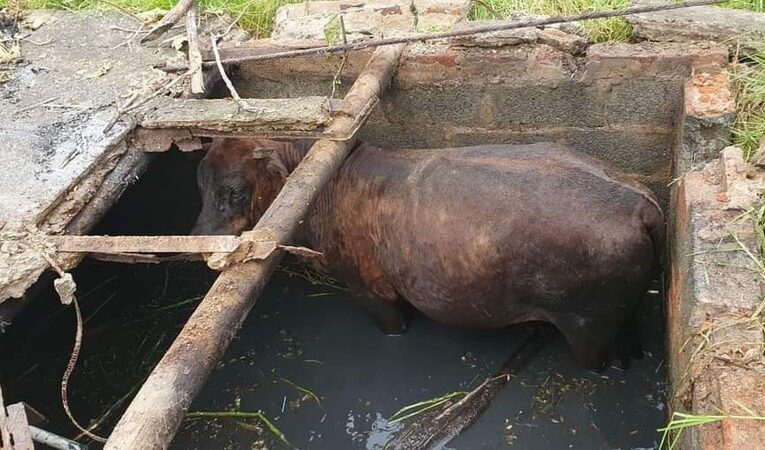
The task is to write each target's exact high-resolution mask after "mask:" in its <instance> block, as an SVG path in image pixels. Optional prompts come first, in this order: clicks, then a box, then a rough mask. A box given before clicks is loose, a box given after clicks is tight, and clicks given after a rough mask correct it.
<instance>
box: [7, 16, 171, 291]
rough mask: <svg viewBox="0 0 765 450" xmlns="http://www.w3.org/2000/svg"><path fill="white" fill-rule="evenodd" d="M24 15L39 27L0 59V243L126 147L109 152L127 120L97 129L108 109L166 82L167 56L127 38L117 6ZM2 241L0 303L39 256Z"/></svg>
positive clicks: (110, 113)
mask: <svg viewBox="0 0 765 450" xmlns="http://www.w3.org/2000/svg"><path fill="white" fill-rule="evenodd" d="M27 20H28V21H29V22H32V23H34V24H35V25H38V26H39V28H36V29H35V30H34V31H31V30H28V29H24V30H22V31H21V36H26V37H25V38H24V39H22V40H21V41H20V47H21V52H20V58H19V59H18V60H16V61H14V62H12V63H10V64H5V65H3V66H0V70H2V72H3V73H4V77H3V78H5V79H6V80H7V81H5V82H4V83H2V84H0V141H2V142H3V143H4V148H3V152H2V158H0V224H2V226H3V227H2V228H3V232H4V233H5V234H7V236H6V235H5V234H4V238H3V243H6V242H8V241H10V240H12V239H10V238H8V239H6V237H8V236H20V235H18V234H17V233H19V232H21V231H25V230H27V229H28V228H30V227H32V228H34V227H35V226H37V225H38V224H40V223H41V222H42V221H43V220H45V219H46V215H48V213H49V212H50V211H51V210H52V209H53V208H55V207H56V206H57V205H58V203H60V202H61V201H62V200H63V199H65V198H66V197H67V196H69V197H71V196H72V195H75V194H74V193H75V192H76V186H77V185H78V183H79V182H80V181H82V180H83V178H85V177H86V176H87V174H88V173H90V172H91V171H92V170H93V169H94V168H95V167H97V166H99V164H102V163H103V162H104V160H105V159H108V158H114V157H115V156H119V154H120V152H124V146H123V148H122V149H117V153H116V154H115V151H114V150H115V148H116V147H118V144H119V143H120V142H121V141H122V139H123V137H124V135H125V133H126V132H127V131H130V130H131V129H132V128H133V123H132V122H130V121H128V120H122V121H119V122H117V123H116V125H115V126H114V127H113V128H112V129H111V130H110V131H109V132H107V133H104V128H105V126H106V125H107V124H108V123H109V122H110V121H111V120H112V119H113V118H114V117H115V115H116V106H115V105H116V102H117V101H118V99H119V101H120V102H122V101H124V97H125V96H127V95H129V93H130V92H140V91H142V90H144V91H145V90H146V89H154V86H155V85H158V84H161V83H164V82H166V80H165V78H167V77H168V75H166V74H165V73H163V72H161V71H159V70H155V69H152V65H154V64H157V63H159V62H161V61H164V60H166V59H168V57H169V56H172V54H173V53H174V51H173V50H171V49H168V48H164V49H157V48H150V47H145V46H138V45H128V44H127V43H126V41H127V40H128V38H130V37H131V36H132V34H133V33H131V32H130V31H124V30H131V29H136V28H138V27H140V24H139V23H137V21H136V20H133V19H131V18H130V17H127V16H125V15H123V14H119V13H106V12H87V13H77V14H72V13H66V12H52V11H51V12H49V11H37V12H33V13H30V15H29V17H28V18H27ZM72 214H76V211H73V212H72ZM8 233H10V234H8ZM19 240H22V239H21V238H20V239H19ZM5 247H7V248H5V249H4V250H8V251H7V252H6V251H0V284H1V285H2V286H0V301H2V300H4V299H5V298H7V297H9V296H14V297H16V296H19V295H21V294H22V293H23V290H24V289H25V288H26V287H28V285H29V284H31V282H32V281H34V279H35V278H36V275H35V274H39V273H40V272H42V271H43V270H44V269H45V266H46V265H45V264H44V263H42V262H41V260H40V257H39V255H38V256H37V257H30V256H29V255H27V256H24V255H25V252H24V251H22V250H23V246H22V248H21V249H20V248H18V246H15V245H11V246H5ZM11 247H13V248H11ZM21 260H24V261H27V262H28V263H29V264H21V263H20V261H21ZM32 263H33V264H32ZM30 264H31V265H30ZM32 266H34V267H32ZM30 275H32V276H31V277H30ZM30 279H31V281H30Z"/></svg>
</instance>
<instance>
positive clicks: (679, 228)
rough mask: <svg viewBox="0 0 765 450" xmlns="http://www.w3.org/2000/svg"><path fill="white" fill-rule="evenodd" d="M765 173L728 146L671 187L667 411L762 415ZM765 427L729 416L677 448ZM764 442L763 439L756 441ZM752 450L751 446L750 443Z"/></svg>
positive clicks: (741, 437)
mask: <svg viewBox="0 0 765 450" xmlns="http://www.w3.org/2000/svg"><path fill="white" fill-rule="evenodd" d="M764 181H765V173H763V172H762V171H754V172H753V171H752V168H751V167H747V166H746V164H745V163H744V159H743V153H742V151H741V149H738V148H736V147H728V148H726V149H725V150H724V151H723V154H722V155H721V158H720V159H719V160H714V161H712V162H710V163H709V164H707V165H706V166H705V167H704V168H703V169H700V170H693V171H690V172H688V173H686V174H684V175H683V176H681V177H680V178H679V179H678V181H677V182H676V183H674V184H673V187H672V216H671V218H670V236H671V240H670V252H671V254H672V258H671V271H670V272H671V274H670V284H669V291H668V294H667V321H668V350H669V352H668V353H669V354H668V357H669V361H670V372H669V373H670V384H671V387H672V394H671V396H670V405H671V407H672V410H673V411H676V412H684V413H691V414H720V412H721V411H722V412H724V413H730V414H739V413H741V408H751V409H753V410H757V411H761V406H762V395H761V393H760V391H759V390H758V389H753V390H750V389H748V388H747V389H738V388H737V387H744V386H747V387H752V388H755V387H757V386H758V383H761V381H760V382H755V380H763V379H765V358H764V357H763V350H765V340H764V339H763V334H762V331H761V329H760V323H761V320H762V317H761V316H760V314H761V313H762V311H761V302H762V287H763V280H764V279H763V274H762V272H761V268H760V267H759V265H758V264H759V262H758V261H759V258H760V255H759V243H758V241H757V237H756V232H755V226H756V224H755V223H754V221H753V219H752V216H751V215H749V214H747V213H746V211H748V210H749V209H750V208H753V207H755V206H757V205H758V204H759V198H758V197H757V196H756V195H752V193H754V192H759V191H761V190H762V188H763V186H765V184H764ZM763 433H765V425H764V424H762V423H761V422H757V423H755V422H748V421H738V420H731V421H725V422H722V423H714V424H710V425H705V426H702V427H700V428H699V429H696V430H694V431H693V432H689V433H686V434H684V436H683V438H682V442H681V443H680V448H687V449H691V450H693V449H708V448H720V449H734V448H742V447H741V442H745V441H746V439H751V438H753V437H757V436H762V435H763ZM752 442H760V441H752ZM745 447H746V446H745Z"/></svg>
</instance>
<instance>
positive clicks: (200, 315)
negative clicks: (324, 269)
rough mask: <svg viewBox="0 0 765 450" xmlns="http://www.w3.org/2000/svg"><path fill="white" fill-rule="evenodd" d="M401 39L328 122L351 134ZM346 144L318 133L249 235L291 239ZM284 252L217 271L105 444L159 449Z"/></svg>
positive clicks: (397, 54) (384, 79)
mask: <svg viewBox="0 0 765 450" xmlns="http://www.w3.org/2000/svg"><path fill="white" fill-rule="evenodd" d="M403 51H404V46H403V45H394V46H388V47H381V48H378V49H377V50H375V53H374V54H373V56H372V58H370V60H369V62H368V63H367V66H366V67H365V69H364V71H363V72H362V74H361V75H360V76H359V78H358V79H357V80H356V82H355V83H354V84H353V86H352V87H351V90H350V91H349V93H348V95H347V96H346V100H347V106H352V107H353V108H346V109H345V111H344V112H345V114H346V116H341V117H338V118H337V119H336V120H334V121H333V123H332V125H331V126H330V128H331V129H332V131H333V132H335V133H337V134H338V135H348V136H349V137H353V133H354V130H355V129H357V125H358V119H357V118H358V117H359V116H361V115H362V114H364V111H365V110H368V109H369V107H368V105H369V104H373V103H374V102H375V100H376V99H377V98H378V97H379V95H380V94H381V92H382V91H383V90H384V89H385V87H386V86H387V85H388V83H389V82H390V79H391V77H392V76H393V73H394V72H395V69H396V67H397V66H398V62H399V60H400V58H401V55H402V53H403ZM349 152H350V143H349V142H348V141H345V142H339V141H329V140H320V141H318V142H316V144H314V146H313V147H311V149H310V150H309V152H308V154H307V155H306V156H305V158H304V159H303V161H301V163H300V164H299V165H298V167H297V168H296V169H295V170H294V171H293V172H292V174H290V176H289V178H288V179H287V182H286V184H285V185H284V187H283V188H282V190H281V192H280V193H279V195H278V196H277V197H276V199H275V200H274V202H273V203H272V204H271V206H270V207H269V208H268V210H267V211H266V213H265V214H264V215H263V217H262V218H261V219H260V221H259V222H258V224H257V225H256V226H255V228H254V229H253V230H252V234H253V235H254V236H265V237H272V238H273V239H274V240H275V241H276V242H278V243H286V242H289V241H290V239H291V238H292V236H293V234H294V233H295V232H296V230H297V229H298V227H299V226H300V225H299V224H300V222H301V220H302V219H303V218H304V217H305V215H306V213H307V212H308V210H309V209H310V207H311V205H312V203H313V202H314V201H315V200H316V198H317V196H318V195H319V193H320V192H321V190H322V188H323V187H324V185H325V184H327V182H329V180H330V179H331V178H332V177H333V176H334V175H335V174H336V173H337V171H338V170H339V169H340V167H341V166H342V164H343V162H344V161H345V158H346V157H347V156H348V153H349ZM282 255H283V251H282V250H276V251H274V252H272V253H271V254H270V255H269V256H267V257H266V259H262V260H251V261H249V262H245V263H241V264H235V265H233V266H232V267H230V268H228V269H227V270H225V271H224V272H223V273H221V274H220V276H219V277H218V279H217V280H216V281H215V283H214V284H213V286H212V288H211V289H210V291H209V292H208V293H207V295H206V296H205V298H204V300H202V302H201V303H200V305H199V307H197V309H196V311H194V314H192V316H191V318H190V319H189V321H188V322H187V323H186V325H185V326H184V327H183V329H182V330H181V332H180V334H179V335H178V337H177V338H176V339H175V341H174V342H173V344H172V345H171V346H170V349H169V350H168V351H167V353H165V355H164V357H163V358H162V360H161V361H160V362H159V363H158V364H157V366H156V367H155V368H154V370H153V371H152V373H151V374H150V375H149V377H148V378H147V379H146V382H145V383H144V385H143V386H142V387H141V389H140V390H139V391H138V394H137V395H136V397H135V399H134V400H133V402H132V403H131V404H130V406H129V407H128V408H127V411H125V414H124V415H123V416H122V418H121V419H120V421H119V422H118V423H117V425H116V426H115V428H114V431H113V432H112V434H111V436H110V437H109V440H108V442H107V443H106V445H105V446H104V449H105V450H117V449H120V450H122V449H130V450H133V449H138V448H140V449H163V448H167V447H168V446H169V445H170V442H171V441H172V438H173V436H174V435H175V433H176V431H177V430H178V427H179V426H180V424H181V421H182V420H183V416H184V414H185V413H186V411H187V410H188V408H189V406H190V405H191V402H192V400H193V399H194V397H195V396H196V394H197V393H198V392H199V390H200V389H201V387H202V385H203V384H204V381H205V380H206V379H207V377H208V376H209V375H210V372H211V371H212V369H213V368H214V367H215V364H216V363H217V361H218V360H219V359H220V358H221V357H222V356H223V353H224V352H225V351H226V348H227V347H228V345H229V344H230V343H231V340H232V339H233V338H234V335H235V334H236V332H237V330H238V329H239V328H240V327H241V325H242V322H243V321H244V319H245V318H246V317H247V314H248V313H249V311H250V309H251V308H252V306H253V305H254V304H255V301H256V300H257V298H258V296H259V295H260V293H261V292H262V291H263V288H264V287H265V285H266V283H267V281H268V279H269V277H270V276H271V274H272V273H273V271H274V269H275V268H276V266H277V264H278V263H279V261H280V260H281V258H282Z"/></svg>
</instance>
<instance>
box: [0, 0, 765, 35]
mask: <svg viewBox="0 0 765 450" xmlns="http://www.w3.org/2000/svg"><path fill="white" fill-rule="evenodd" d="M6 1H7V0H0V7H3V6H4V5H5V3H6ZM301 1H302V0H200V4H201V9H202V10H203V12H207V13H212V14H219V13H226V14H229V15H230V16H232V17H240V16H241V19H240V20H239V24H240V25H241V26H242V28H244V29H246V30H248V31H250V32H251V33H253V34H254V35H255V36H256V37H266V36H268V34H269V33H270V32H271V29H272V28H273V23H274V13H275V12H276V10H277V9H278V8H279V7H280V6H282V5H284V4H287V3H300V2H301ZM109 3H113V4H115V5H119V6H120V7H123V8H125V9H127V10H128V11H133V12H139V11H149V10H152V9H165V10H166V9H170V8H171V7H172V6H173V4H174V3H175V0H109ZM629 5H630V0H478V1H476V2H475V3H474V5H473V8H472V10H471V12H470V17H471V18H472V19H491V18H504V17H506V16H507V14H508V13H510V12H512V11H525V12H529V13H533V14H575V13H580V12H586V11H598V10H603V9H615V8H625V7H627V6H629ZM724 6H725V7H729V8H738V9H749V10H752V11H760V12H763V11H765V0H730V1H729V2H727V3H725V4H724ZM27 7H28V8H54V9H66V10H71V11H79V10H83V9H114V7H113V6H110V5H109V4H107V3H103V2H101V1H100V0H28V5H27ZM583 25H584V27H585V28H586V29H587V30H588V31H589V33H590V35H591V36H592V38H593V40H595V41H596V42H602V41H608V40H616V41H626V40H629V38H630V36H631V35H632V30H631V28H630V26H629V24H628V23H627V21H625V20H624V19H621V18H614V19H601V20H593V21H589V22H585V23H583Z"/></svg>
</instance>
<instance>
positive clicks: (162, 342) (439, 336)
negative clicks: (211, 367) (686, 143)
mask: <svg viewBox="0 0 765 450" xmlns="http://www.w3.org/2000/svg"><path fill="white" fill-rule="evenodd" d="M212 276H213V274H212V273H210V272H209V271H207V270H206V269H205V268H204V267H202V266H201V265H198V264H190V263H184V264H172V265H167V266H154V267H140V266H136V267H128V266H120V265H116V264H104V263H88V264H85V265H84V266H82V267H81V269H79V270H78V271H77V272H76V273H75V278H76V279H78V280H79V281H80V286H81V289H83V290H84V291H83V292H87V291H90V292H91V293H90V295H88V296H85V297H84V298H83V300H82V303H83V310H84V315H85V317H86V318H90V319H89V320H88V322H87V324H86V336H85V341H84V353H83V360H82V361H81V363H80V365H79V368H78V371H77V374H76V376H75V377H74V380H73V382H72V389H73V392H72V403H73V407H74V410H75V414H76V415H77V416H78V417H80V418H81V419H82V421H83V422H85V423H88V422H89V420H91V419H93V418H96V417H99V416H101V415H103V414H104V413H105V412H106V411H109V410H110V409H112V413H111V414H110V415H109V416H108V417H107V418H106V419H105V420H104V421H103V425H102V427H100V428H99V430H101V431H102V432H103V433H106V432H108V430H109V429H110V427H111V426H113V423H114V420H116V418H117V417H118V415H119V413H120V412H121V410H122V409H123V407H124V405H126V404H127V400H129V398H130V396H131V395H130V394H131V393H132V392H134V391H135V388H136V387H137V386H138V385H139V383H140V381H141V380H142V379H143V378H144V377H145V376H146V375H147V374H148V371H149V370H150V368H151V366H152V365H153V364H154V363H155V361H156V360H157V359H158V358H159V357H160V356H161V354H162V352H163V351H164V350H165V349H166V348H167V346H169V344H170V342H171V341H172V338H173V337H174V336H175V335H176V334H177V332H178V331H179V329H180V326H182V324H183V322H184V320H185V319H186V318H187V317H188V315H189V314H190V313H191V311H192V310H193V307H194V306H195V304H196V303H197V302H198V300H196V297H197V295H198V294H200V293H202V292H203V291H204V290H205V289H206V287H207V286H209V283H210V281H211V280H212ZM105 280H106V281H107V283H106V284H103V283H104V281H105ZM108 280H111V281H108ZM94 289H95V290H94ZM85 290H87V291H85ZM50 294H52V293H50ZM347 297H348V296H347V294H346V293H344V292H341V291H337V290H334V289H331V288H328V287H326V286H324V285H312V284H311V283H309V282H307V281H305V280H304V279H303V278H301V277H299V276H294V275H292V276H290V275H287V274H285V273H278V274H277V275H276V277H275V278H274V279H273V281H272V282H271V283H270V285H269V286H268V288H267V289H266V292H265V294H264V295H263V297H262V299H261V300H260V301H259V302H258V303H257V305H256V306H255V308H254V309H253V311H252V313H251V314H250V316H249V318H248V319H247V321H246V322H245V324H244V327H243V328H242V330H241V331H240V332H239V333H238V335H237V337H236V339H235V340H234V342H233V343H232V345H231V347H230V348H229V351H228V352H227V353H226V356H225V357H224V359H223V361H222V362H221V363H220V364H219V365H218V367H217V369H216V370H215V371H214V372H213V374H212V376H211V378H210V380H209V381H208V383H207V384H206V385H205V387H204V389H203V390H202V392H201V394H200V395H199V397H198V398H197V400H196V401H195V403H194V405H193V407H192V410H193V411H225V410H238V411H245V412H253V411H263V413H264V415H265V416H266V417H267V418H269V419H270V420H271V421H272V422H273V424H274V425H275V426H276V427H278V429H279V430H281V432H283V433H284V435H285V437H286V438H287V439H288V440H289V442H290V443H291V444H292V445H294V446H295V447H298V448H301V449H309V448H313V449H377V448H383V445H384V444H385V442H386V441H387V440H388V439H390V437H391V436H392V435H393V433H394V432H395V431H396V430H397V429H398V427H399V426H401V425H400V424H390V423H388V421H387V420H386V419H387V418H388V417H390V415H391V414H392V413H394V412H395V411H396V410H398V409H400V408H401V407H403V406H406V405H409V404H412V403H416V402H419V401H423V400H427V399H431V398H434V397H439V396H442V395H444V394H446V393H450V392H454V391H461V390H469V389H470V388H472V387H474V386H476V385H477V384H479V383H480V382H481V381H483V379H484V378H485V377H486V376H488V375H490V374H491V373H492V372H493V371H494V370H496V369H497V368H498V367H499V365H500V364H501V363H502V362H503V361H504V360H505V358H507V356H508V355H509V354H510V353H511V352H512V351H513V349H514V348H516V347H517V346H518V345H520V342H521V340H522V338H523V336H524V335H525V332H526V331H527V328H528V326H527V325H522V326H515V327H509V328H507V329H502V330H488V331H487V330H460V329H453V328H449V327H445V326H441V325H439V324H436V323H434V322H432V321H430V320H428V319H426V318H424V317H422V316H420V315H419V314H417V313H416V312H411V313H410V318H411V327H410V329H409V331H408V332H407V333H406V334H404V335H403V336H398V337H388V336H384V335H382V334H380V333H379V332H378V331H377V330H376V329H375V327H374V326H373V325H372V324H371V322H370V320H369V319H368V318H367V316H366V315H365V314H364V312H363V311H361V310H360V309H359V308H357V307H356V306H355V305H353V304H352V303H351V302H350V301H349V299H348V298H347ZM42 302H43V303H44V304H47V305H48V306H52V305H55V301H54V299H53V298H52V296H51V298H49V299H48V298H46V299H44V300H43V301H42ZM101 305H105V306H102V307H101V308H100V309H98V308H99V306H101ZM644 306H645V307H644V308H643V312H644V314H643V321H644V322H645V323H647V324H651V325H650V326H645V327H643V329H644V331H645V333H644V334H645V336H644V339H645V342H646V346H647V349H648V351H649V355H647V356H646V357H645V358H644V359H643V360H641V361H638V362H636V363H634V364H633V366H632V368H630V369H629V370H627V371H618V370H616V369H608V370H606V371H605V372H603V373H601V374H594V373H590V372H586V371H582V370H580V369H578V368H577V367H576V366H575V365H574V364H573V361H572V359H571V355H570V353H569V350H568V348H567V347H566V345H565V342H563V340H562V338H560V337H558V339H556V340H555V341H554V343H553V344H551V345H550V346H549V347H548V348H546V349H545V350H544V351H543V352H542V353H541V354H540V355H538V356H537V357H536V358H535V359H534V361H533V363H532V364H531V365H530V366H528V367H526V368H525V369H523V370H522V371H521V372H519V373H518V375H517V377H516V378H515V379H513V380H512V381H511V382H510V383H509V384H508V386H507V387H505V388H504V390H503V391H502V393H501V394H500V396H499V397H498V398H497V400H496V401H495V402H494V403H493V404H492V405H491V407H490V408H489V410H488V411H487V412H486V413H485V415H484V416H482V418H481V419H480V420H479V422H477V423H476V424H475V425H474V426H473V427H472V428H470V429H469V430H468V431H467V432H466V433H464V434H463V435H462V436H461V437H459V438H458V439H456V440H454V441H452V442H451V443H450V444H449V445H448V448H454V449H493V448H506V447H508V446H509V445H512V446H513V447H516V448H522V449H551V448H552V449H558V448H580V449H615V448H621V449H638V448H653V447H654V446H655V445H656V442H657V437H658V435H657V433H656V428H658V427H659V426H661V424H662V422H663V420H664V384H663V380H664V364H663V354H662V353H663V352H662V346H661V333H662V332H661V329H660V327H658V326H656V324H659V323H661V314H660V302H659V301H658V297H656V296H653V297H648V298H647V299H646V302H645V304H644ZM38 308H39V307H38ZM38 312H40V311H38ZM46 314H47V315H46V316H45V317H46V321H44V322H42V323H38V325H36V326H34V325H31V323H28V322H27V320H29V319H28V318H26V317H25V318H22V321H21V322H19V324H18V325H20V326H25V325H28V327H27V328H26V329H24V330H21V329H17V330H15V331H11V332H10V333H9V335H8V336H6V337H5V338H4V339H3V344H4V345H3V348H2V351H3V355H2V357H3V358H2V370H3V372H2V374H3V380H2V382H3V386H4V388H5V391H6V394H7V396H8V397H10V398H11V401H16V400H25V401H27V402H29V403H31V404H32V405H34V406H35V407H36V408H38V409H40V410H41V411H42V412H43V413H44V414H46V415H47V416H48V417H49V418H51V419H52V423H51V424H49V425H48V427H49V428H50V429H52V430H55V431H58V432H60V433H63V434H66V435H68V436H73V435H74V434H76V433H74V430H73V429H72V428H71V426H69V425H68V423H67V421H66V420H65V419H64V417H63V414H62V409H61V406H60V401H59V400H58V382H59V381H60V376H61V373H62V370H63V366H64V363H65V359H66V357H67V356H68V350H69V349H70V345H71V337H72V328H71V311H70V310H63V309H58V308H51V310H49V311H46ZM25 372H26V373H25ZM298 386H299V388H298ZM301 389H303V390H301ZM308 391H310V393H308ZM126 394H128V395H127V397H126ZM314 395H315V397H314ZM115 404H116V405H117V406H116V407H115V406H114V405H115ZM265 447H267V448H280V446H279V441H278V440H277V439H276V438H275V437H274V435H273V433H270V432H268V431H266V430H264V429H263V426H262V423H261V422H259V421H258V420H255V419H249V418H246V419H241V420H238V419H212V420H188V421H186V422H184V424H183V426H182V427H181V430H180V432H179V434H178V436H177V437H176V439H175V442H174V444H173V448H175V449H191V448H198V449H219V448H232V449H238V448H265Z"/></svg>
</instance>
